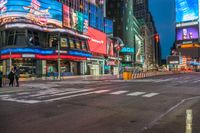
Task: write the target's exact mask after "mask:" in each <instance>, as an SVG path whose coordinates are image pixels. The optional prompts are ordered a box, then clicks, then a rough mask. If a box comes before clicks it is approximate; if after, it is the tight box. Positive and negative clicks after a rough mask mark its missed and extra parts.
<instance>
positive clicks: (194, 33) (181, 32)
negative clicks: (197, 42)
mask: <svg viewBox="0 0 200 133" xmlns="http://www.w3.org/2000/svg"><path fill="white" fill-rule="evenodd" d="M176 35H177V37H176V39H177V40H193V39H198V38H199V30H198V26H192V27H184V28H178V29H177V34H176Z"/></svg>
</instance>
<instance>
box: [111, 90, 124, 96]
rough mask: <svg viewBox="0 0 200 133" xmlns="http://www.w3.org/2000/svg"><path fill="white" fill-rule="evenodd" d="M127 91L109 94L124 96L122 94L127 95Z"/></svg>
mask: <svg viewBox="0 0 200 133" xmlns="http://www.w3.org/2000/svg"><path fill="white" fill-rule="evenodd" d="M127 92H128V91H125V90H124V91H116V92H112V93H110V94H113V95H119V94H124V93H127Z"/></svg>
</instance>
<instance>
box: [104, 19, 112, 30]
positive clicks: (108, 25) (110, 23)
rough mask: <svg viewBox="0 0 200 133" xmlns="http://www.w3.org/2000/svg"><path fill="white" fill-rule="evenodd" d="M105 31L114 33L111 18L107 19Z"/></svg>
mask: <svg viewBox="0 0 200 133" xmlns="http://www.w3.org/2000/svg"><path fill="white" fill-rule="evenodd" d="M105 33H106V34H113V21H112V20H110V19H105Z"/></svg>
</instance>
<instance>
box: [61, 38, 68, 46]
mask: <svg viewBox="0 0 200 133" xmlns="http://www.w3.org/2000/svg"><path fill="white" fill-rule="evenodd" d="M60 41H61V48H68V43H67V38H64V37H63V38H61V40H60Z"/></svg>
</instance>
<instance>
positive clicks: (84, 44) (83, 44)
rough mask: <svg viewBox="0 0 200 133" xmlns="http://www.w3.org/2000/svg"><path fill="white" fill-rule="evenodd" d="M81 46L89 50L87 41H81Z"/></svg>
mask: <svg viewBox="0 0 200 133" xmlns="http://www.w3.org/2000/svg"><path fill="white" fill-rule="evenodd" d="M81 48H82V50H85V51H86V50H87V45H86V42H85V41H82V42H81Z"/></svg>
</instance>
